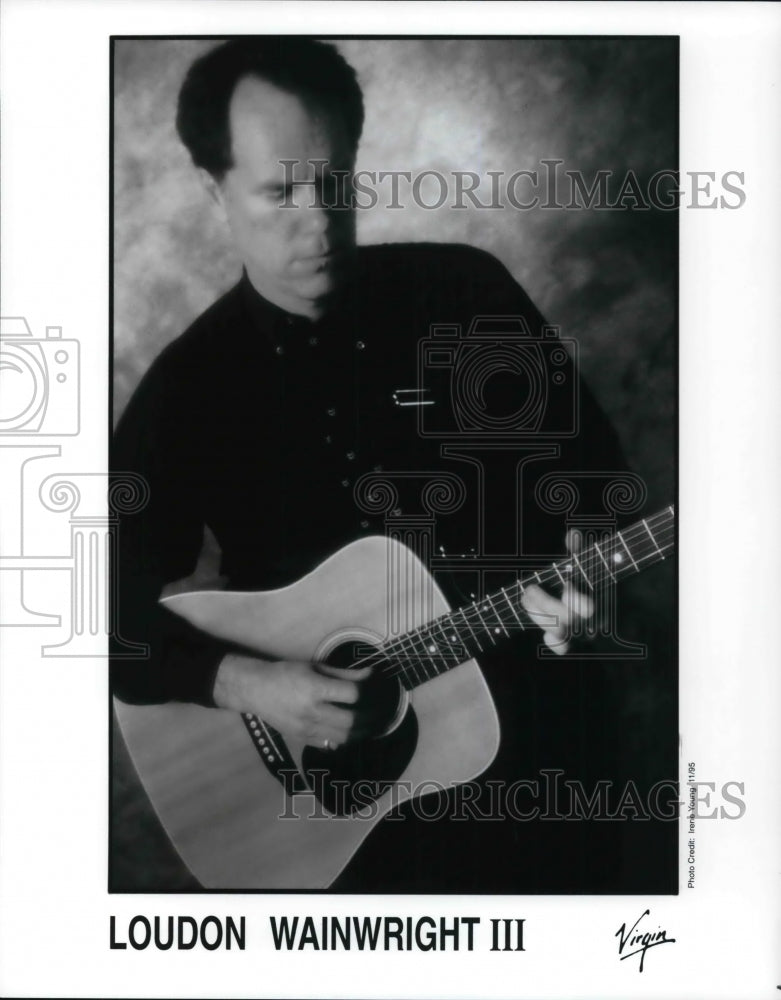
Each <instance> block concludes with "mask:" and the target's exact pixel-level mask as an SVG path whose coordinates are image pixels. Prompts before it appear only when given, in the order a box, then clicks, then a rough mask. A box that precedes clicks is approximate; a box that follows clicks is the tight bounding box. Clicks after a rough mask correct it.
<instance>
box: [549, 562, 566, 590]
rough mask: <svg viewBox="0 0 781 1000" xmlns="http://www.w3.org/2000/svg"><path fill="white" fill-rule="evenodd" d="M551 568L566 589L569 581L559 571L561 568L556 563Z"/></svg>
mask: <svg viewBox="0 0 781 1000" xmlns="http://www.w3.org/2000/svg"><path fill="white" fill-rule="evenodd" d="M551 566H552V567H553V572H554V573H555V574H556V576H557V577H558V578H559V580H561V585H562V587H565V586H566V585H567V581H566V580H565V579H564V577H563V576H562V575H561V571H560V570H559V567H558V566H557V565H556V563H551Z"/></svg>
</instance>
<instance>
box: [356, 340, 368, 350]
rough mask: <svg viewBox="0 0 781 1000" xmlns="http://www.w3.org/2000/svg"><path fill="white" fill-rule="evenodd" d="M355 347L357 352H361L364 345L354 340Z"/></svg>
mask: <svg viewBox="0 0 781 1000" xmlns="http://www.w3.org/2000/svg"><path fill="white" fill-rule="evenodd" d="M355 347H356V349H357V350H359V351H362V350H363V349H364V348H365V347H366V344H364V342H363V341H362V340H356V341H355Z"/></svg>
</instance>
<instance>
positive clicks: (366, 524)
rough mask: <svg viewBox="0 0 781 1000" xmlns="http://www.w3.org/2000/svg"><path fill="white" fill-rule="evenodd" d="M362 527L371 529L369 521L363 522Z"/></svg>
mask: <svg viewBox="0 0 781 1000" xmlns="http://www.w3.org/2000/svg"><path fill="white" fill-rule="evenodd" d="M361 527H362V528H368V527H369V522H368V521H361Z"/></svg>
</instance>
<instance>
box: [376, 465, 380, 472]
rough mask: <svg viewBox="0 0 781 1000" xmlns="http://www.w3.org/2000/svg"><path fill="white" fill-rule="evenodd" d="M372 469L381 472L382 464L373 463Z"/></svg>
mask: <svg viewBox="0 0 781 1000" xmlns="http://www.w3.org/2000/svg"><path fill="white" fill-rule="evenodd" d="M374 471H375V472H382V466H381V465H375V466H374Z"/></svg>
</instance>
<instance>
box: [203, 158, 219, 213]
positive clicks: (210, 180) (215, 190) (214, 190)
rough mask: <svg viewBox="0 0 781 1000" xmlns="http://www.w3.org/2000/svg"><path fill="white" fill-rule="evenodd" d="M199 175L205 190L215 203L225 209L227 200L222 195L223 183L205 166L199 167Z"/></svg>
mask: <svg viewBox="0 0 781 1000" xmlns="http://www.w3.org/2000/svg"><path fill="white" fill-rule="evenodd" d="M198 177H199V178H200V181H201V184H202V185H203V187H204V190H205V191H206V193H207V194H208V196H209V198H210V199H211V200H212V201H213V202H214V204H215V205H216V206H217V207H218V208H219V209H222V210H223V211H224V210H225V202H224V200H223V196H222V185H221V184H220V182H219V181H218V180H217V179H216V178H215V177H213V176H212V175H211V174H210V173H209V171H208V170H205V169H204V168H203V167H198Z"/></svg>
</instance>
